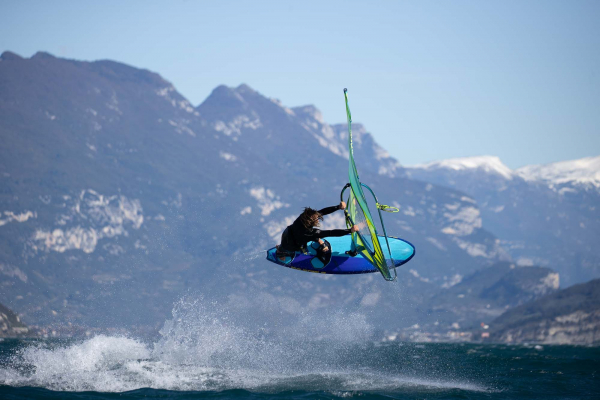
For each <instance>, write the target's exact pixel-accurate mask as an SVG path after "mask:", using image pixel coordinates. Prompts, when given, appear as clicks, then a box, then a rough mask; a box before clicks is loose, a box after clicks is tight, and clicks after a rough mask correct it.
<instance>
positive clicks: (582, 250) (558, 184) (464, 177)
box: [405, 156, 600, 285]
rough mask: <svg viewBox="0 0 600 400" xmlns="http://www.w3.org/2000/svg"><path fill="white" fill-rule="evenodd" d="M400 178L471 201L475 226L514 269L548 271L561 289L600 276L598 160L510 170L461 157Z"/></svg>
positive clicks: (483, 159) (411, 169)
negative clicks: (478, 223) (477, 214)
mask: <svg viewBox="0 0 600 400" xmlns="http://www.w3.org/2000/svg"><path fill="white" fill-rule="evenodd" d="M405 172H406V176H409V177H411V178H413V179H419V180H423V181H426V182H431V183H435V184H437V185H442V186H446V187H451V188H455V189H458V190H462V191H464V192H466V193H468V194H469V195H470V196H472V197H473V198H474V199H475V200H476V201H477V204H478V205H479V207H480V209H481V216H482V220H483V226H484V227H485V228H486V229H489V230H490V231H491V232H493V233H494V234H495V235H496V236H497V237H498V238H500V239H501V240H502V243H503V246H504V247H505V248H506V249H507V250H508V251H509V253H510V254H511V255H512V256H513V257H514V258H515V259H516V260H517V261H518V262H519V263H520V264H521V265H534V264H535V265H552V266H553V268H554V269H556V270H557V271H559V272H560V274H561V281H562V283H563V284H565V285H569V284H573V283H576V282H583V281H587V280H589V279H592V278H595V277H597V276H600V252H599V251H598V249H597V245H596V243H598V242H600V208H599V207H598V204H600V185H599V182H600V180H599V177H600V157H591V158H584V159H580V160H574V161H565V162H559V163H554V164H549V165H541V166H540V165H532V166H526V167H522V168H519V169H517V170H511V169H510V168H508V167H507V166H506V165H504V164H503V163H502V162H501V161H500V159H499V158H497V157H491V156H483V157H467V158H457V159H450V160H444V161H439V162H434V163H430V164H426V165H419V166H414V167H406V169H405Z"/></svg>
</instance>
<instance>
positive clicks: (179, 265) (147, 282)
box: [0, 52, 508, 326]
mask: <svg viewBox="0 0 600 400" xmlns="http://www.w3.org/2000/svg"><path fill="white" fill-rule="evenodd" d="M0 88H1V90H0V137H1V138H2V141H3V143H5V144H7V145H5V146H1V147H0V188H1V191H0V210H1V212H2V216H1V217H0V221H1V222H0V243H1V245H0V274H1V275H0V276H2V279H3V281H2V284H3V286H2V288H3V289H2V292H1V298H0V302H2V303H3V304H5V305H7V306H9V307H10V308H12V309H14V310H17V311H18V312H19V313H22V314H23V316H24V319H25V321H26V322H28V323H31V322H34V323H38V324H48V323H52V322H57V323H60V324H65V323H72V324H82V325H86V326H154V325H155V324H156V323H159V322H162V321H163V320H164V318H165V315H166V313H168V312H169V311H170V310H171V304H172V302H173V300H175V299H177V298H178V297H179V296H181V294H182V293H184V292H186V291H194V290H195V291H198V290H199V291H201V292H203V293H205V294H207V293H214V294H215V296H217V295H218V296H220V297H219V298H220V299H221V300H222V301H225V302H232V307H238V308H239V307H242V306H243V305H248V306H249V307H251V308H252V310H250V311H252V312H262V311H261V310H263V311H264V312H272V309H269V308H268V307H267V305H269V304H279V305H281V304H284V305H285V307H283V306H281V307H278V308H277V310H278V312H279V311H280V310H281V309H282V307H283V309H284V310H285V313H298V312H301V311H302V310H303V309H305V308H308V309H315V308H320V307H327V306H331V305H335V304H342V303H353V302H354V303H356V304H360V307H363V308H366V309H367V310H368V311H369V312H368V315H369V318H373V319H379V320H380V321H382V324H388V325H393V324H401V323H402V319H401V318H402V313H403V310H398V307H396V305H397V304H399V303H400V302H407V301H408V302H418V301H421V300H420V299H422V298H423V297H424V296H426V294H427V293H432V292H435V291H436V290H440V288H441V287H442V286H443V285H446V286H448V285H450V284H451V283H452V282H454V281H455V277H456V276H457V275H460V276H467V275H469V274H471V273H473V272H474V271H476V270H478V269H480V268H483V267H487V266H490V265H493V264H494V263H496V262H498V261H501V260H505V259H507V258H508V255H507V253H506V251H505V249H503V248H502V246H501V245H500V242H499V240H498V239H497V238H496V237H495V236H494V235H493V234H491V233H490V232H489V231H487V230H486V229H485V228H484V223H483V220H482V214H481V208H480V206H479V205H478V204H477V202H476V201H475V200H474V199H473V198H472V197H471V196H468V195H466V194H465V193H464V192H461V191H458V190H455V189H448V188H444V187H441V186H437V185H434V184H431V183H426V182H421V181H418V180H413V179H408V178H406V177H403V176H398V175H399V174H400V173H401V172H402V168H401V167H400V166H399V164H398V162H397V161H396V160H394V159H393V158H392V157H390V156H389V155H387V153H386V152H385V151H384V150H383V149H381V147H379V146H378V145H377V144H376V143H375V141H374V140H373V137H372V136H371V135H370V134H368V133H367V131H366V130H365V129H364V128H361V127H360V126H359V125H358V124H356V125H355V132H356V143H355V151H356V154H355V156H356V159H357V164H358V166H359V169H360V173H361V178H362V179H363V180H364V181H365V182H368V183H369V184H370V186H371V187H372V188H373V190H375V192H376V193H377V194H378V197H379V199H380V200H381V201H382V202H384V203H386V204H390V205H394V206H396V207H398V208H399V209H400V212H399V213H397V214H394V215H389V216H388V215H386V217H387V219H386V227H387V232H388V233H389V234H390V235H395V236H400V237H405V238H407V239H409V240H410V241H411V242H412V243H414V244H415V246H416V248H417V254H418V255H417V257H415V258H414V259H413V260H412V261H411V264H410V268H411V270H412V271H414V272H415V273H416V274H417V275H418V277H417V275H415V274H413V273H412V272H411V273H409V272H408V271H407V270H404V269H403V270H401V271H400V272H399V273H400V275H401V279H400V288H399V287H398V286H396V285H389V284H387V283H386V282H384V281H383V279H381V277H379V276H377V275H375V274H370V275H364V276H353V277H340V276H320V275H317V274H307V273H301V272H298V271H293V270H290V269H286V268H282V267H278V266H275V265H273V264H270V263H268V262H266V261H264V249H266V248H268V247H271V246H273V245H275V244H276V243H277V241H278V240H279V236H280V234H281V232H282V230H283V229H284V228H285V227H286V225H287V224H289V223H291V222H292V221H293V219H294V218H295V217H296V216H297V215H298V214H299V213H300V211H301V209H302V207H304V206H313V207H325V206H330V205H333V204H337V203H338V202H339V201H340V198H339V192H340V190H341V188H342V187H343V185H344V184H345V183H346V181H347V169H348V163H347V153H346V151H347V150H346V148H345V146H346V144H345V140H346V136H345V135H346V133H345V127H344V126H343V125H334V126H331V125H328V124H326V123H325V121H323V119H322V118H321V117H320V113H319V112H318V110H317V109H316V108H314V107H313V106H302V107H295V108H289V107H286V106H284V105H282V104H281V103H280V102H278V101H277V100H274V99H271V98H268V97H266V96H264V95H262V94H260V93H259V92H257V91H256V90H254V89H252V88H250V87H248V86H247V85H241V86H239V87H236V88H229V87H225V86H219V87H217V88H216V89H215V90H214V91H213V92H212V93H211V95H210V96H209V97H208V98H207V99H206V100H205V101H204V102H203V103H202V104H201V105H199V106H198V107H194V106H192V105H191V104H190V103H189V102H188V101H187V100H186V99H185V98H184V97H183V96H181V95H180V94H179V93H178V92H177V91H176V90H175V89H174V87H173V86H172V85H171V84H170V83H169V82H168V81H166V80H164V79H163V78H162V77H160V76H159V75H157V74H155V73H152V72H150V71H146V70H141V69H137V68H132V67H129V66H127V65H124V64H120V63H116V62H112V61H97V62H79V61H73V60H64V59H59V58H56V57H53V56H52V55H50V54H47V53H37V54H36V55H34V56H33V57H32V58H30V59H25V58H22V57H20V56H18V55H16V54H13V53H9V52H5V53H3V54H2V56H1V57H0ZM342 99H343V98H342V97H341V95H340V102H342V101H343V100H342ZM356 115H357V116H358V115H359V113H356ZM325 223H326V224H328V226H330V227H333V226H336V227H340V226H344V221H343V218H342V215H341V214H340V213H338V214H334V215H332V216H331V217H328V218H327V219H326V221H325ZM273 307H275V306H273ZM392 309H393V310H394V313H395V314H393V315H397V320H390V318H389V315H390V314H389V312H390V310H392ZM250 311H249V312H250Z"/></svg>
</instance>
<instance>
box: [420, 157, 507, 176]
mask: <svg viewBox="0 0 600 400" xmlns="http://www.w3.org/2000/svg"><path fill="white" fill-rule="evenodd" d="M409 168H410V169H411V170H412V169H415V170H425V171H441V170H445V169H446V170H451V171H465V172H466V171H473V170H478V171H482V172H486V173H488V174H495V175H499V176H501V177H503V178H505V179H508V180H511V179H512V178H513V174H514V173H513V171H512V170H511V169H510V168H508V167H507V166H506V165H504V164H503V163H502V161H500V158H499V157H495V156H480V157H461V158H450V159H448V160H442V161H435V162H432V163H428V164H421V165H415V166H414V167H409Z"/></svg>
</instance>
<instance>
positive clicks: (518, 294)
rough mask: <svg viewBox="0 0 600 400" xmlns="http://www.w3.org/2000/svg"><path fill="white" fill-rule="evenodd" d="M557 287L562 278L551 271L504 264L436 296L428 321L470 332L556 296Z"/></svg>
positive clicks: (472, 275) (460, 282) (449, 287)
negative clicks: (503, 316) (502, 316)
mask: <svg viewBox="0 0 600 400" xmlns="http://www.w3.org/2000/svg"><path fill="white" fill-rule="evenodd" d="M459 279H460V277H459ZM457 280H458V279H457ZM558 287H559V275H558V274H557V273H556V272H554V271H553V270H551V269H549V268H543V267H518V266H516V265H515V264H512V263H507V262H502V263H498V264H495V265H493V266H491V267H488V268H485V269H482V270H479V271H476V272H475V273H473V274H471V275H469V276H467V277H465V278H464V279H460V281H459V282H458V283H456V284H454V285H452V286H448V287H447V288H446V289H445V290H442V291H440V292H438V293H436V294H435V295H434V296H433V297H432V298H431V299H430V300H429V301H428V307H429V310H430V311H429V319H430V320H431V321H435V322H437V323H438V324H441V326H440V328H446V327H447V326H451V325H452V324H455V325H458V326H460V328H463V329H465V328H466V329H471V328H472V325H473V324H477V325H479V323H481V322H485V323H489V322H490V321H491V319H493V318H495V317H497V316H499V315H501V314H502V313H503V312H505V311H506V310H507V309H509V308H512V307H516V306H519V305H521V304H525V303H527V302H529V301H532V300H535V299H538V298H540V297H542V296H544V295H546V294H549V293H553V292H555V291H556V290H558ZM457 329H458V328H457Z"/></svg>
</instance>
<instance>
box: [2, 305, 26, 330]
mask: <svg viewBox="0 0 600 400" xmlns="http://www.w3.org/2000/svg"><path fill="white" fill-rule="evenodd" d="M29 334H30V331H29V328H28V327H27V326H26V325H25V324H24V323H23V322H21V319H20V318H19V316H18V315H17V314H15V313H14V312H12V311H11V310H10V309H8V308H6V307H5V306H3V305H2V304H0V337H23V336H27V335H29Z"/></svg>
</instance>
